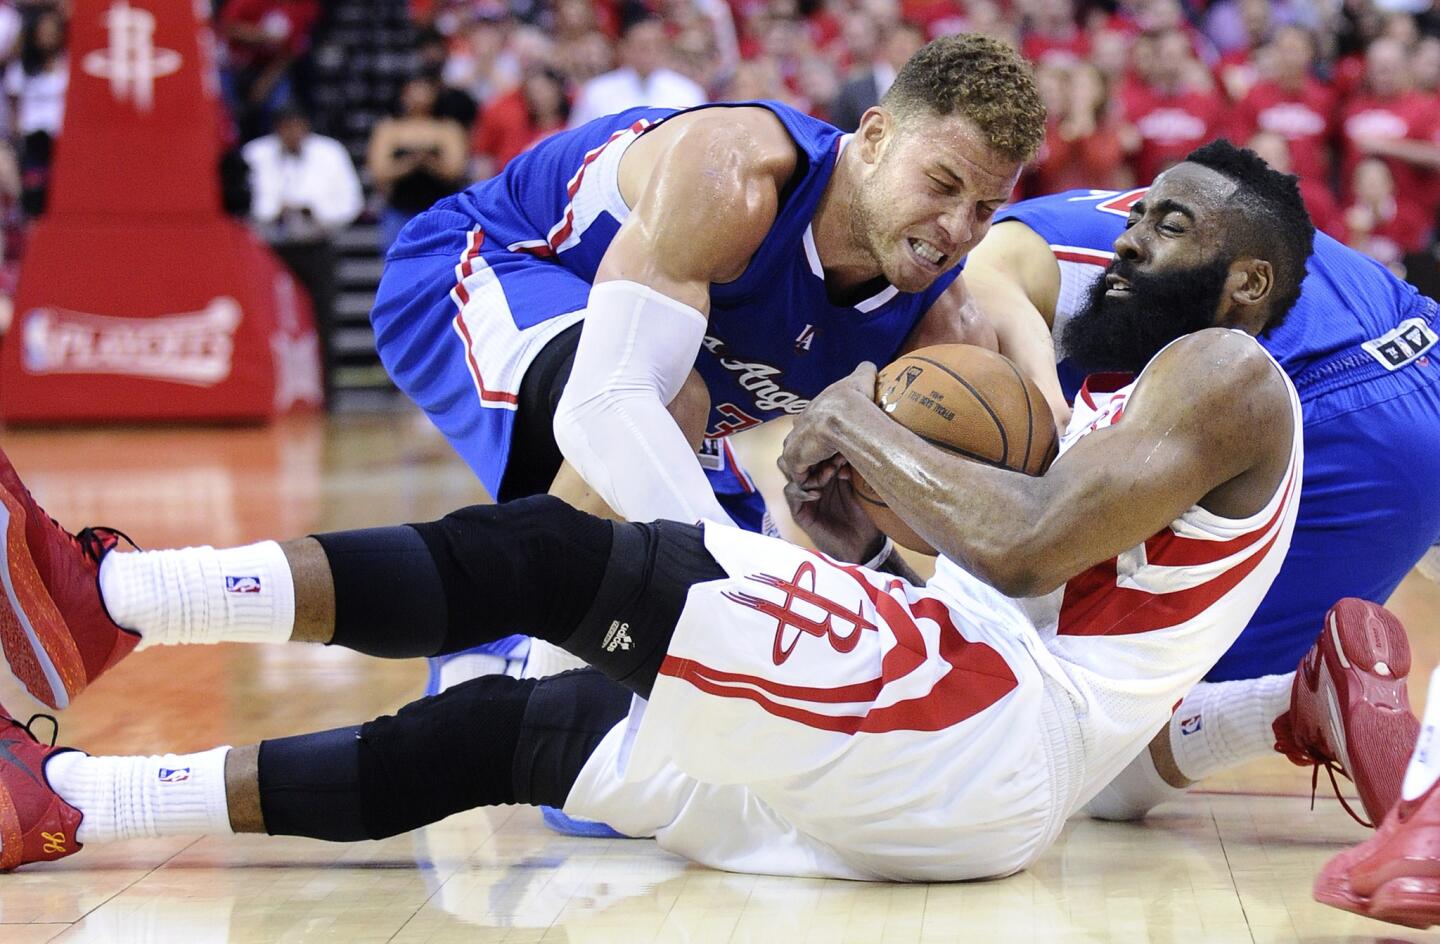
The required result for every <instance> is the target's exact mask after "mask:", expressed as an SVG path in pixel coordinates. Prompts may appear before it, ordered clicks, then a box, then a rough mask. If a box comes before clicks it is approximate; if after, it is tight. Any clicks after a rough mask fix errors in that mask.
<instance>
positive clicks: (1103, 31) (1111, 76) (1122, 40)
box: [1090, 23, 1132, 93]
mask: <svg viewBox="0 0 1440 944" xmlns="http://www.w3.org/2000/svg"><path fill="white" fill-rule="evenodd" d="M1131 42H1132V36H1131V34H1130V33H1127V32H1125V31H1124V30H1122V29H1116V28H1115V27H1113V26H1111V25H1109V24H1108V23H1102V24H1101V25H1099V26H1097V27H1095V28H1093V29H1091V30H1090V64H1091V65H1093V66H1094V67H1095V68H1097V69H1099V70H1100V75H1101V76H1102V77H1103V78H1104V79H1105V84H1106V86H1107V87H1109V88H1110V90H1111V92H1112V93H1114V92H1116V91H1118V90H1119V89H1120V87H1121V85H1122V83H1123V82H1124V81H1125V75H1126V71H1127V69H1128V68H1129V65H1130V44H1131Z"/></svg>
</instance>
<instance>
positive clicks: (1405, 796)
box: [1400, 666, 1440, 800]
mask: <svg viewBox="0 0 1440 944" xmlns="http://www.w3.org/2000/svg"><path fill="white" fill-rule="evenodd" d="M1437 685H1440V666H1436V668H1435V671H1433V672H1431V673H1430V687H1429V688H1428V689H1427V690H1426V691H1427V692H1428V693H1429V694H1427V695H1426V697H1425V719H1424V721H1423V722H1422V723H1421V725H1420V740H1419V741H1417V742H1416V744H1415V753H1413V754H1411V755H1410V766H1409V767H1406V768H1405V781H1404V783H1402V784H1401V786H1400V798H1401V799H1402V800H1414V799H1416V798H1417V797H1419V796H1420V795H1421V794H1422V793H1424V792H1425V791H1426V790H1429V789H1430V785H1431V784H1433V783H1434V782H1435V781H1436V780H1440V688H1437V687H1436V686H1437Z"/></svg>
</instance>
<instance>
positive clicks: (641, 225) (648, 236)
mask: <svg viewBox="0 0 1440 944" xmlns="http://www.w3.org/2000/svg"><path fill="white" fill-rule="evenodd" d="M797 159H798V157H797V152H796V149H795V143H794V142H793V141H792V140H791V139H790V135H789V134H788V133H787V132H786V131H785V127H784V125H782V124H781V123H780V120H779V119H778V118H776V117H775V115H774V114H773V113H772V112H770V111H768V110H767V109H763V108H707V109H702V110H700V111H698V112H692V113H688V114H684V115H680V116H677V117H675V118H672V119H670V120H669V121H666V122H665V123H664V124H662V125H661V126H660V127H658V128H656V129H655V130H654V131H651V132H648V133H646V134H644V135H642V136H641V137H640V138H639V139H638V140H637V141H636V142H635V143H634V144H633V145H631V147H630V149H629V150H628V151H627V152H626V154H625V157H624V159H623V160H622V161H621V163H620V194H621V196H622V197H623V198H624V200H625V202H626V203H627V204H628V205H629V206H630V208H631V212H630V216H629V217H628V218H627V219H626V220H625V223H624V224H623V225H622V226H621V227H620V231H619V232H618V233H617V234H616V236H615V239H614V241H613V242H612V243H611V244H610V248H609V250H608V251H607V252H606V253H605V258H604V260H603V261H602V262H601V263H600V268H599V271H598V272H597V273H596V276H595V281H596V283H597V284H598V283H600V282H606V281H611V280H617V279H623V280H628V281H632V282H638V283H640V284H642V285H647V286H649V287H650V288H653V289H655V290H656V291H657V292H661V293H663V294H665V295H668V296H670V297H671V298H674V299H676V300H677V301H681V302H684V303H685V304H687V305H690V306H691V307H694V308H696V309H698V310H699V311H701V312H702V313H708V312H709V309H710V283H712V282H719V283H724V282H730V281H733V280H734V279H736V278H738V277H739V276H740V275H741V274H742V273H743V272H744V271H745V268H746V266H748V265H749V263H750V258H751V256H753V255H754V254H755V251H756V250H757V249H758V248H759V246H760V243H761V242H762V241H763V240H764V238H765V234H766V233H767V232H769V230H770V227H771V226H772V225H773V224H774V222H775V215H776V213H777V212H778V210H779V207H780V192H781V190H782V189H783V188H784V186H785V183H786V181H788V180H789V178H790V175H791V174H793V173H794V171H795V164H796V161H797Z"/></svg>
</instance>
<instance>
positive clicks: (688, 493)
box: [555, 281, 731, 524]
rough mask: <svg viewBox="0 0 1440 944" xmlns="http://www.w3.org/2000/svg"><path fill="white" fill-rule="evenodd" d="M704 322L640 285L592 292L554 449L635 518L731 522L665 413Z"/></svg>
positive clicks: (606, 285) (610, 285) (604, 285)
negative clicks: (556, 447) (557, 446)
mask: <svg viewBox="0 0 1440 944" xmlns="http://www.w3.org/2000/svg"><path fill="white" fill-rule="evenodd" d="M706 323H707V319H706V318H705V316H704V315H702V314H701V313H700V312H699V311H697V310H696V309H694V308H692V307H690V306H689V305H686V304H684V303H683V302H678V301H676V300H675V299H673V298H670V297H668V296H666V295H662V294H661V293H659V292H657V291H655V290H654V289H652V288H649V287H648V286H644V285H640V284H639V283H636V282H626V281H615V282H601V283H599V284H597V285H596V286H595V287H594V288H592V289H591V290H590V304H589V306H588V307H587V308H586V312H585V327H584V328H583V329H582V330H581V332H580V343H579V345H578V347H577V348H576V350H575V364H574V366H573V367H572V368H571V370H570V380H569V381H568V382H567V383H566V384H565V391H564V393H563V394H561V396H560V404H559V406H558V407H557V408H556V410H555V442H556V443H557V444H558V445H559V446H560V452H561V453H562V454H563V455H564V456H565V459H566V460H567V461H568V462H569V463H570V464H571V465H572V466H574V467H575V471H577V472H579V473H580V477H581V478H583V479H584V480H585V481H586V482H587V483H589V485H590V487H591V488H593V489H595V490H596V491H597V492H599V493H600V496H601V497H602V498H604V499H605V501H606V502H608V503H609V505H610V507H611V508H613V509H614V510H615V512H616V513H617V514H619V515H622V516H623V517H625V518H626V519H628V520H630V521H652V520H654V519H656V518H670V519H673V520H676V521H698V520H700V519H702V518H703V519H706V520H708V521H716V522H720V523H723V524H730V523H731V522H730V518H729V517H728V516H727V515H726V514H725V512H724V510H723V509H722V508H721V507H720V503H719V502H718V501H716V499H715V493H714V492H713V491H711V489H710V482H709V480H707V479H706V478H705V473H704V471H702V470H701V468H700V463H699V462H698V461H697V460H696V458H695V450H694V449H692V448H690V444H689V443H687V442H686V441H685V436H684V434H683V433H681V431H680V427H679V426H677V425H675V420H674V418H672V417H671V416H670V413H669V411H668V410H667V409H666V404H668V403H669V402H670V401H671V400H673V399H674V398H675V395H676V394H677V393H679V392H680V388H681V387H682V386H683V385H684V383H685V378H686V377H688V376H689V375H690V370H691V368H692V367H693V366H694V364H695V353H696V352H697V351H698V350H699V349H700V342H701V341H703V340H704V338H705V325H706Z"/></svg>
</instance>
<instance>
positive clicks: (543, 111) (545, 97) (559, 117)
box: [470, 66, 570, 180]
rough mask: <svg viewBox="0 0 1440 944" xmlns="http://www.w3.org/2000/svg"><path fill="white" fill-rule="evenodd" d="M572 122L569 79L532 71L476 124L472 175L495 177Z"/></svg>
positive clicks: (550, 71) (546, 70) (546, 69)
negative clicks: (543, 139) (519, 157)
mask: <svg viewBox="0 0 1440 944" xmlns="http://www.w3.org/2000/svg"><path fill="white" fill-rule="evenodd" d="M569 120H570V99H569V97H568V96H567V95H566V93H565V77H564V76H563V75H561V74H560V73H559V72H558V71H556V70H555V69H553V68H550V67H548V66H546V67H543V68H538V69H534V70H532V71H531V72H530V73H529V74H527V75H526V76H525V80H524V81H523V82H522V83H521V84H520V85H519V86H518V87H516V88H514V89H511V90H510V91H509V92H507V93H505V94H504V95H501V96H500V97H498V98H496V99H494V100H493V101H492V102H491V103H490V104H489V105H488V106H486V108H485V111H484V112H483V113H482V114H481V116H480V120H479V121H478V122H476V123H475V131H474V133H473V134H472V135H471V136H470V156H471V176H472V177H474V178H475V179H476V180H484V179H486V178H488V177H493V176H495V175H496V174H498V173H500V171H502V170H503V169H504V168H505V165H506V164H508V163H510V161H511V160H512V159H514V158H515V157H516V156H517V155H519V154H521V153H523V152H524V151H526V150H528V149H529V148H530V146H531V145H533V144H535V142H537V141H539V140H541V139H542V138H545V137H548V136H549V135H552V134H554V133H555V132H556V131H560V130H563V129H564V128H565V126H566V124H567V123H568V122H569Z"/></svg>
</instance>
